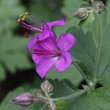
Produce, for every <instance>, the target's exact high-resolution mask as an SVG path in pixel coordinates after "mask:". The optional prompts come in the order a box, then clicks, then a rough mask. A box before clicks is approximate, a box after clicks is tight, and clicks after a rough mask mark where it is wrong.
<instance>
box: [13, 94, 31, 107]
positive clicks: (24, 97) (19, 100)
mask: <svg viewBox="0 0 110 110" xmlns="http://www.w3.org/2000/svg"><path fill="white" fill-rule="evenodd" d="M12 102H14V103H15V104H17V105H21V106H29V105H31V104H32V103H33V96H32V95H31V94H29V93H24V94H21V95H19V96H17V97H16V98H14V99H13V100H12Z"/></svg>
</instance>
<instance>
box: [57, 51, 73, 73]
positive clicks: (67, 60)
mask: <svg viewBox="0 0 110 110" xmlns="http://www.w3.org/2000/svg"><path fill="white" fill-rule="evenodd" d="M71 63H72V56H71V53H70V52H65V53H62V56H61V57H60V59H59V60H57V62H56V64H55V67H56V70H57V71H65V70H66V69H67V68H68V67H69V66H70V65H71Z"/></svg>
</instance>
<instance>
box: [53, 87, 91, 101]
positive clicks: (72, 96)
mask: <svg viewBox="0 0 110 110" xmlns="http://www.w3.org/2000/svg"><path fill="white" fill-rule="evenodd" d="M89 90H90V89H89V88H86V89H84V90H79V91H77V92H73V93H72V94H70V95H67V96H64V97H59V98H53V99H52V101H57V100H68V99H73V98H75V97H77V96H80V95H82V94H84V93H86V92H87V91H89Z"/></svg>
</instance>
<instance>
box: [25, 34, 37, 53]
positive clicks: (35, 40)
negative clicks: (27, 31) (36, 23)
mask: <svg viewBox="0 0 110 110" xmlns="http://www.w3.org/2000/svg"><path fill="white" fill-rule="evenodd" d="M38 37H39V35H35V36H34V37H33V38H32V39H31V40H30V41H29V43H28V45H27V47H28V51H29V52H30V50H31V49H32V47H33V45H35V44H36V42H37V38H38Z"/></svg>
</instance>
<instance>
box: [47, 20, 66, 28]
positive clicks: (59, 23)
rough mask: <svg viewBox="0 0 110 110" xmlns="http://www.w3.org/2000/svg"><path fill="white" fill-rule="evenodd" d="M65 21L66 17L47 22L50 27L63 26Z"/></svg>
mask: <svg viewBox="0 0 110 110" xmlns="http://www.w3.org/2000/svg"><path fill="white" fill-rule="evenodd" d="M65 22H66V19H65V18H63V19H60V20H57V21H53V22H50V23H48V25H49V27H50V28H51V27H52V26H64V25H65Z"/></svg>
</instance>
